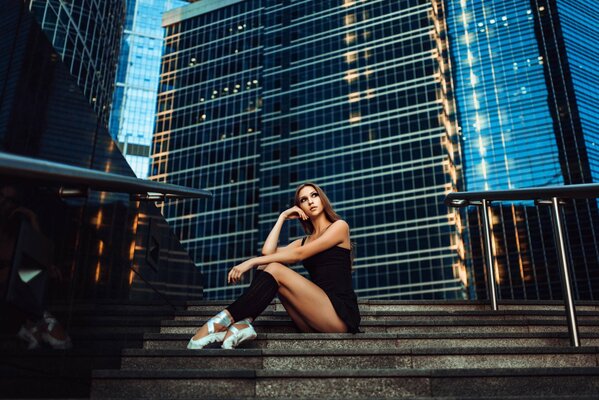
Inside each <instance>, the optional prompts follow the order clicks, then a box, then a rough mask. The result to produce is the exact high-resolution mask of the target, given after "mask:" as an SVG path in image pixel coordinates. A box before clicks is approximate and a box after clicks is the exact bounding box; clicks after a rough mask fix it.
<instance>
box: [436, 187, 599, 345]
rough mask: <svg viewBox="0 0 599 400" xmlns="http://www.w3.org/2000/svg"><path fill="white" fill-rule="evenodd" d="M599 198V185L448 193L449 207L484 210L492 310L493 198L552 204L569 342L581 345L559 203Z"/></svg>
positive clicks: (495, 306) (494, 294)
mask: <svg viewBox="0 0 599 400" xmlns="http://www.w3.org/2000/svg"><path fill="white" fill-rule="evenodd" d="M598 197H599V184H584V185H568V186H550V187H541V188H528V189H514V190H493V191H487V192H455V193H449V194H448V195H447V197H446V198H445V204H447V205H448V206H450V207H467V206H470V205H473V206H477V207H479V208H480V210H481V214H482V224H483V239H484V241H483V244H484V250H485V263H486V267H487V284H488V290H489V297H490V300H491V306H492V307H493V310H497V290H496V287H495V280H494V279H493V277H494V276H495V271H494V265H495V262H494V260H493V253H492V251H491V249H492V247H491V228H490V224H489V222H490V219H491V210H490V207H489V205H490V203H491V202H493V201H506V200H510V201H514V200H534V201H535V202H536V204H549V205H551V214H552V219H553V228H554V234H555V238H556V242H557V251H558V259H559V265H560V275H561V281H562V288H563V293H564V303H565V306H566V318H567V321H568V331H569V334H570V344H571V345H572V346H575V347H578V346H580V340H579V338H578V325H577V322H576V308H575V306H574V301H573V298H572V285H571V283H570V274H569V268H568V261H567V254H566V245H565V241H564V232H563V231H564V229H563V221H562V216H561V210H560V202H561V200H565V199H589V198H598Z"/></svg>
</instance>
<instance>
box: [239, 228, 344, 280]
mask: <svg viewBox="0 0 599 400" xmlns="http://www.w3.org/2000/svg"><path fill="white" fill-rule="evenodd" d="M348 236H349V225H347V223H346V222H345V221H342V220H339V221H335V222H334V223H333V224H332V225H331V226H330V228H328V229H327V230H326V232H325V233H323V234H322V236H321V237H319V238H318V239H316V240H315V241H313V242H310V243H308V244H306V245H305V246H298V247H295V246H293V247H292V246H288V247H286V248H284V249H280V250H279V251H278V252H276V253H273V254H269V255H265V256H261V257H255V258H250V259H249V260H247V261H244V262H242V263H241V264H239V265H236V266H235V267H233V269H231V271H230V272H229V276H228V282H229V283H231V282H238V281H239V279H241V276H242V275H243V274H244V273H245V272H246V271H249V270H250V269H252V268H255V267H257V266H259V265H265V264H270V263H273V262H279V263H282V264H294V263H296V262H299V261H302V260H305V259H306V258H310V257H312V256H313V255H315V254H318V253H321V252H323V251H325V250H326V249H329V248H331V247H333V246H337V245H338V244H340V243H343V242H344V241H345V239H346V238H347V237H348Z"/></svg>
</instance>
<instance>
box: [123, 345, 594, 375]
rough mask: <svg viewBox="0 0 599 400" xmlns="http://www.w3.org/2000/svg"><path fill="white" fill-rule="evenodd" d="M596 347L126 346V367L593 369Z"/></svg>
mask: <svg viewBox="0 0 599 400" xmlns="http://www.w3.org/2000/svg"><path fill="white" fill-rule="evenodd" d="M598 363H599V349H598V348H597V347H579V348H573V347H561V348H555V347H520V348H514V347H504V348H479V347H462V348H428V349H427V348H412V349H409V348H403V349H344V350H341V349H335V350H322V349H313V350H305V349H301V350H271V349H234V350H222V349H203V350H187V349H185V350H143V349H128V350H124V351H123V354H122V364H121V368H122V369H124V370H162V369H219V368H220V369H273V370H312V369H323V370H330V369H338V368H339V366H343V369H392V368H421V369H443V368H548V367H551V368H563V367H596V366H597V365H598Z"/></svg>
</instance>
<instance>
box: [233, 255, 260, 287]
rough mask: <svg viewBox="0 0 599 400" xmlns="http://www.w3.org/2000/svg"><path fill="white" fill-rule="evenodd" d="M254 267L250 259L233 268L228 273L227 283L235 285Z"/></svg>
mask: <svg viewBox="0 0 599 400" xmlns="http://www.w3.org/2000/svg"><path fill="white" fill-rule="evenodd" d="M253 267H254V265H253V263H252V259H249V260H246V261H244V262H242V263H241V264H239V265H236V266H234V267H233V268H231V271H229V275H228V276H227V283H237V282H239V281H240V280H241V277H242V276H243V274H245V273H246V272H247V271H249V270H250V269H252V268H253Z"/></svg>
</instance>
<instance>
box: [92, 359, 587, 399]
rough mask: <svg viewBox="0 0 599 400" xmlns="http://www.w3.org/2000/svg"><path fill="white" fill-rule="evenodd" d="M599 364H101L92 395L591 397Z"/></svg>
mask: <svg viewBox="0 0 599 400" xmlns="http://www.w3.org/2000/svg"><path fill="white" fill-rule="evenodd" d="M597 388H599V368H597V367H594V368H584V367H583V368H510V369H505V368H499V369H376V370H371V369H346V370H332V371H331V370H329V371H327V370H308V371H291V370H214V369H213V370H201V369H195V370H194V369H186V370H160V371H151V370H139V371H138V370H120V371H112V370H99V371H94V373H93V382H92V393H91V397H92V398H127V399H131V398H146V399H155V398H162V397H163V396H164V394H165V393H168V396H169V398H173V399H176V398H197V397H202V398H205V397H212V398H243V397H254V398H273V397H282V398H298V397H299V398H301V397H305V398H306V397H311V398H343V399H352V398H364V397H373V398H414V397H436V398H438V397H443V396H445V397H452V396H454V397H458V398H460V399H465V398H468V396H470V398H473V397H480V396H486V397H496V398H503V397H505V396H537V397H539V396H540V397H543V396H574V395H579V396H592V395H596V393H597Z"/></svg>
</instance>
